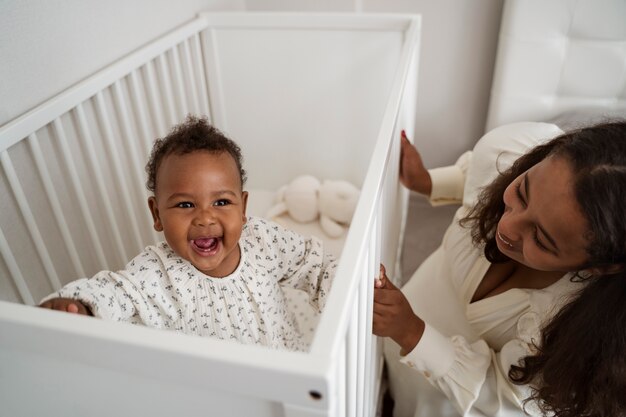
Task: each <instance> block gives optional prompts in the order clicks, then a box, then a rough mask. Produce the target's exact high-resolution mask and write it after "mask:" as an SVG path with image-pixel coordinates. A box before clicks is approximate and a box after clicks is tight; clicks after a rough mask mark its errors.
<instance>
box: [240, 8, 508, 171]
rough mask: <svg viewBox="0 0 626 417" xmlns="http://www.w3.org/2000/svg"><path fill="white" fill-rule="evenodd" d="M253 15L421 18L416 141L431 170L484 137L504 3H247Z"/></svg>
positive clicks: (450, 161)
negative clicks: (353, 13) (343, 14)
mask: <svg viewBox="0 0 626 417" xmlns="http://www.w3.org/2000/svg"><path fill="white" fill-rule="evenodd" d="M245 3H246V6H247V8H248V9H249V10H303V11H317V12H319V11H327V10H332V11H359V12H381V13H419V14H421V15H422V18H423V29H422V49H421V56H420V68H419V72H420V74H419V86H418V88H419V94H418V110H417V128H416V132H415V139H416V142H417V144H418V146H419V149H420V150H421V152H422V156H423V158H424V162H425V163H426V165H427V166H428V167H434V166H439V165H443V164H448V163H453V162H454V161H455V160H456V157H458V156H459V155H460V154H461V153H462V152H463V151H465V150H467V149H469V148H471V147H472V146H473V144H474V142H476V140H477V139H478V138H479V137H480V136H481V135H482V134H483V133H484V127H485V122H486V117H487V106H488V104H489V91H490V87H491V78H492V74H493V65H494V62H495V55H496V47H497V41H498V32H499V28H500V16H501V13H502V5H503V0H246V1H245Z"/></svg>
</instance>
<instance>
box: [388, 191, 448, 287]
mask: <svg viewBox="0 0 626 417" xmlns="http://www.w3.org/2000/svg"><path fill="white" fill-rule="evenodd" d="M458 208H459V206H457V205H450V206H439V207H432V206H431V205H430V203H429V202H428V200H426V198H424V197H423V196H421V195H419V194H416V193H411V196H410V197H409V211H408V213H407V220H406V229H405V230H406V233H405V235H404V245H403V247H402V260H401V266H402V277H401V279H400V282H402V283H404V282H406V281H408V279H409V278H411V276H412V275H413V272H415V270H416V269H417V267H418V266H419V265H420V264H421V263H422V262H423V261H424V259H426V257H428V255H430V254H431V253H432V252H433V251H434V250H435V249H437V247H438V246H439V244H440V243H441V238H442V237H443V234H444V232H445V231H446V229H447V228H448V226H449V225H450V222H451V221H452V217H453V216H454V213H455V212H456V210H457V209H458Z"/></svg>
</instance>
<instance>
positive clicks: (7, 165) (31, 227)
mask: <svg viewBox="0 0 626 417" xmlns="http://www.w3.org/2000/svg"><path fill="white" fill-rule="evenodd" d="M0 159H1V160H2V168H3V169H4V173H5V174H6V176H7V179H8V181H9V185H10V186H11V191H13V195H14V196H15V200H16V201H17V204H18V206H19V208H20V212H21V214H22V217H23V218H24V222H25V223H26V228H27V229H28V232H29V233H30V237H31V239H32V240H33V243H34V245H35V249H36V250H37V254H38V255H39V259H41V262H42V263H43V267H44V269H45V271H46V275H47V277H48V280H49V281H50V284H51V285H52V288H54V289H55V290H57V289H59V288H61V281H59V277H58V275H57V273H56V271H55V269H54V265H53V264H52V259H51V258H50V253H49V252H48V249H46V246H45V245H44V243H43V242H44V240H43V237H42V236H41V233H40V232H39V227H38V226H37V222H36V221H35V216H33V212H32V211H31V209H30V205H29V204H28V200H27V199H26V195H25V194H24V190H23V189H22V186H21V184H20V181H19V179H18V178H17V173H16V172H15V168H13V163H12V162H11V158H10V157H9V152H8V151H6V150H5V151H3V152H2V153H0Z"/></svg>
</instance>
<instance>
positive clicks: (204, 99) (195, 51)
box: [191, 33, 211, 120]
mask: <svg viewBox="0 0 626 417" xmlns="http://www.w3.org/2000/svg"><path fill="white" fill-rule="evenodd" d="M191 43H192V57H193V64H194V65H193V66H194V68H204V62H202V52H201V51H200V47H201V44H200V35H199V34H198V33H196V34H194V35H193V36H192V37H191ZM198 81H199V82H200V86H199V87H200V88H199V92H200V104H201V105H202V107H201V108H200V110H201V111H202V113H203V114H204V115H205V116H207V117H208V118H209V120H211V108H210V101H209V89H208V87H207V81H206V74H205V73H204V71H202V70H201V71H198Z"/></svg>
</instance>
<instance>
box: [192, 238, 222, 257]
mask: <svg viewBox="0 0 626 417" xmlns="http://www.w3.org/2000/svg"><path fill="white" fill-rule="evenodd" d="M219 243H220V239H219V238H217V237H201V238H198V239H193V240H192V241H191V244H192V245H193V247H194V248H195V249H196V250H197V251H199V252H203V253H207V254H211V253H212V252H215V251H216V250H217V248H218V246H219Z"/></svg>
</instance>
